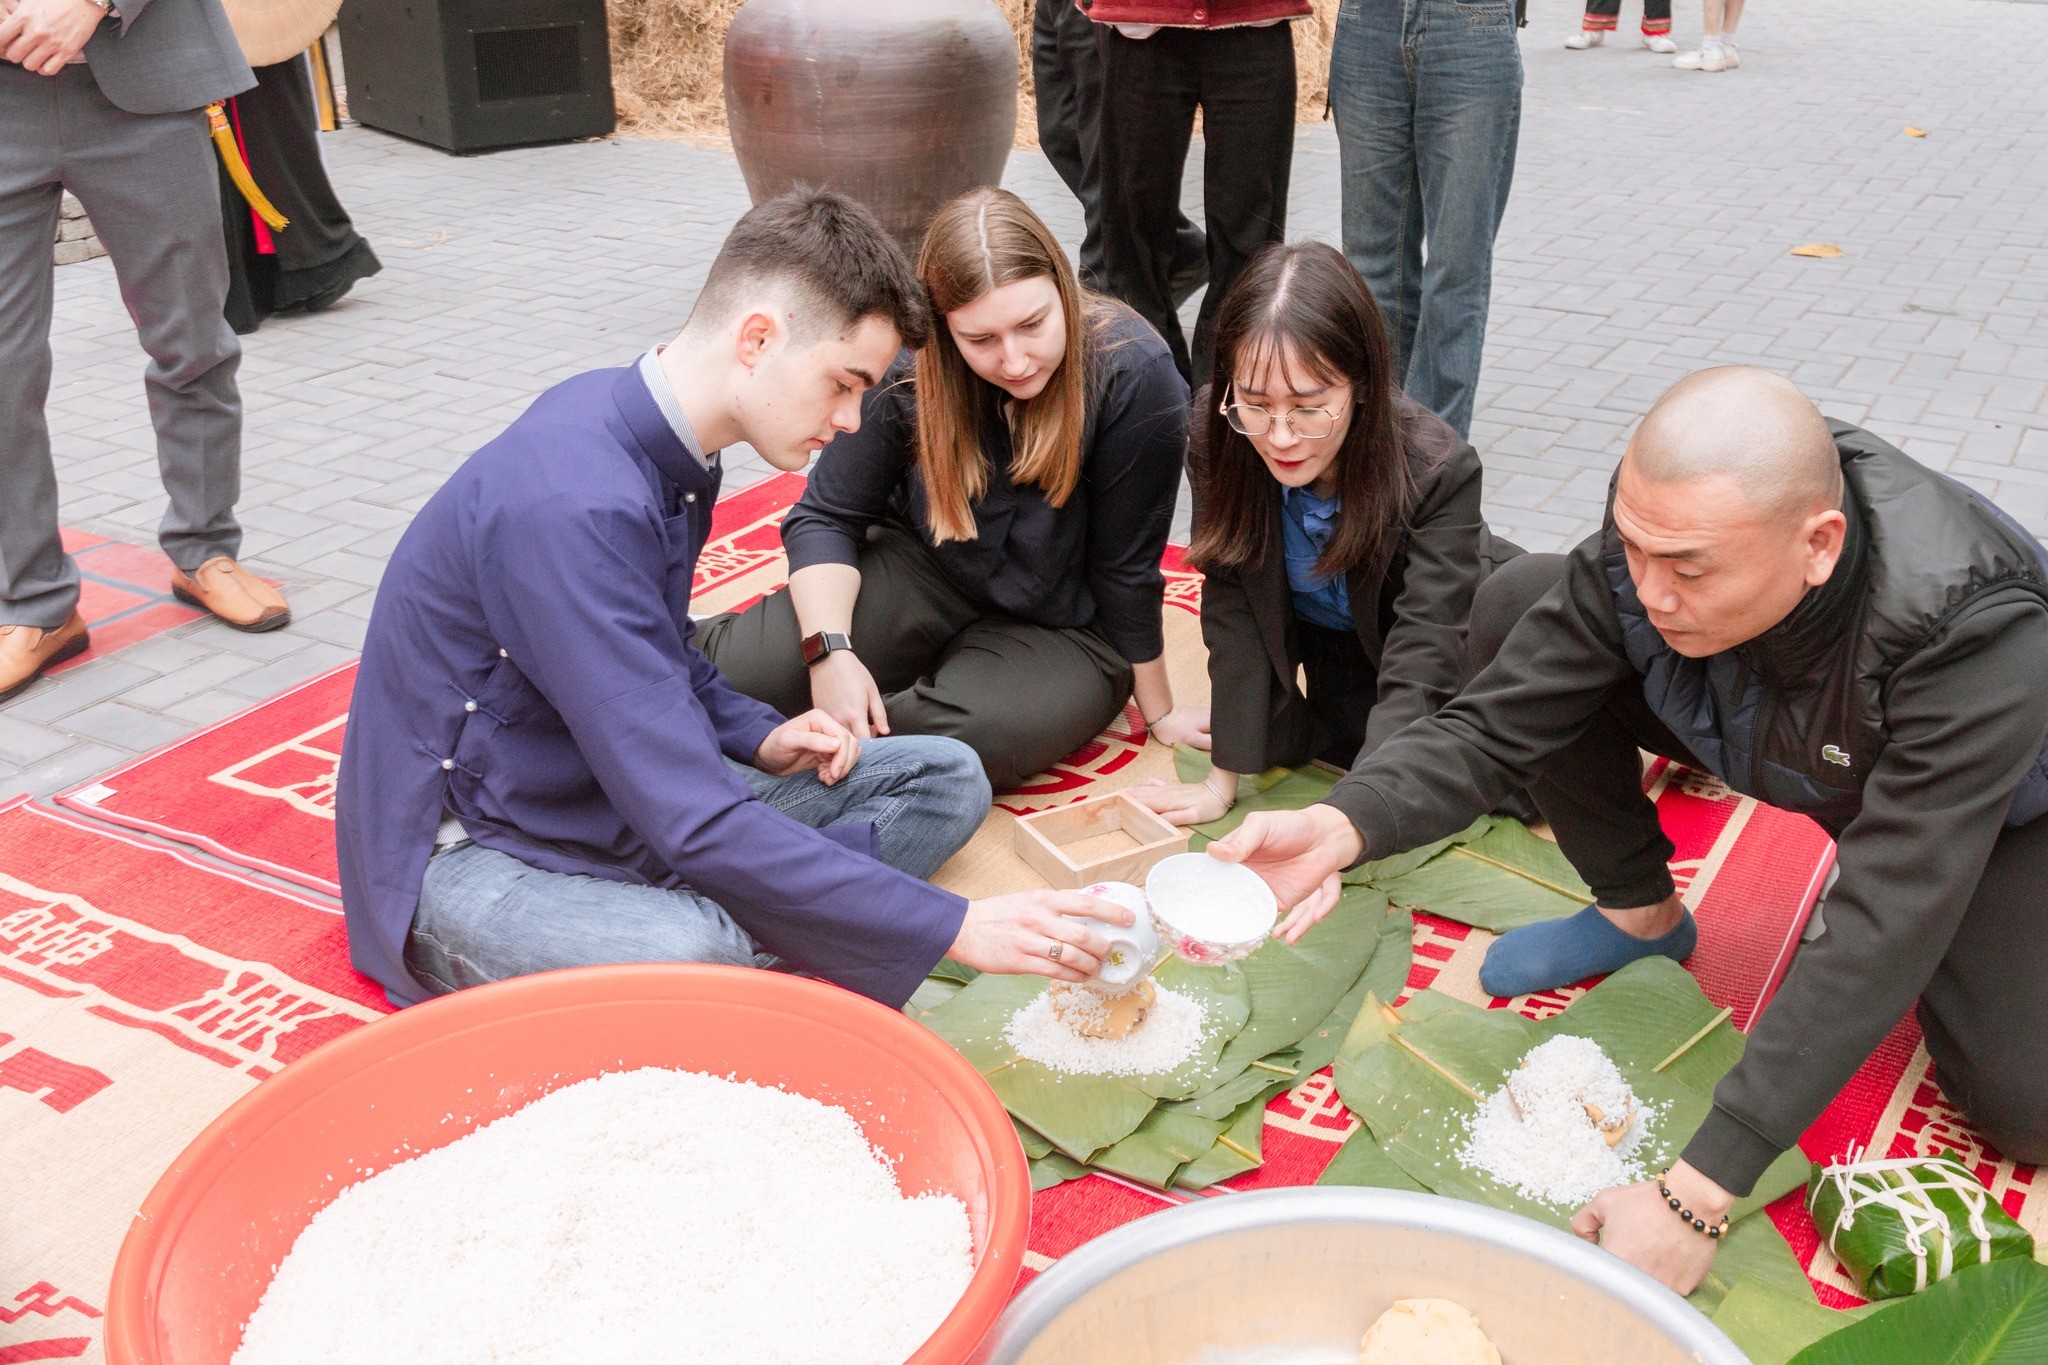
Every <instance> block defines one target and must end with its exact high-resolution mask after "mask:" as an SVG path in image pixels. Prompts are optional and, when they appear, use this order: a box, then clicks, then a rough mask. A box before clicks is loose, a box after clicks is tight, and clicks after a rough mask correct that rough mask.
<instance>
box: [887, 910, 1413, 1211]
mask: <svg viewBox="0 0 2048 1365" xmlns="http://www.w3.org/2000/svg"><path fill="white" fill-rule="evenodd" d="M1412 932H1413V920H1412V918H1411V917H1410V916H1409V915H1408V914H1407V913H1406V912H1405V911H1390V910H1389V909H1388V906H1387V902H1386V898H1385V897H1384V896H1381V895H1380V894H1379V893H1378V892H1376V891H1373V890H1372V889H1370V888H1368V887H1356V888H1349V889H1347V891H1346V893H1345V898H1344V900H1343V902H1342V903H1341V904H1340V905H1339V906H1338V908H1337V910H1336V911H1335V912H1334V913H1333V914H1331V915H1330V916H1329V917H1328V918H1327V919H1325V920H1324V921H1322V923H1320V924H1318V925H1317V926H1316V927H1315V928H1314V929H1312V930H1311V931H1310V932H1309V933H1308V934H1307V935H1305V936H1304V937H1303V938H1302V940H1301V942H1300V943H1298V944H1295V945H1292V946H1290V945H1288V944H1285V943H1282V942H1280V941H1278V940H1277V939H1276V940H1271V941H1269V942H1267V943H1266V944H1265V945H1264V946H1263V947H1261V948H1260V949H1259V950H1258V951H1257V952H1255V953H1253V954H1252V955H1251V956H1250V957H1247V958H1246V959H1245V960H1244V961H1242V962H1240V963H1235V964H1231V965H1228V966H1215V967H1197V966H1193V965H1191V964H1189V963H1186V962H1183V961H1181V960H1179V959H1177V958H1174V959H1169V960H1168V961H1167V962H1165V963H1163V964H1162V965H1161V966H1160V967H1159V968H1158V969H1157V970H1156V971H1155V972H1154V973H1153V977H1152V981H1153V985H1154V986H1155V988H1156V989H1157V990H1158V991H1159V996H1160V999H1159V1001H1158V1003H1157V1004H1156V1005H1155V1006H1154V1009H1153V1014H1154V1017H1153V1018H1149V1019H1147V1020H1146V1022H1145V1023H1144V1024H1142V1025H1140V1026H1139V1028H1138V1029H1136V1030H1134V1031H1133V1033H1132V1034H1131V1035H1130V1036H1129V1037H1128V1038H1125V1039H1120V1040H1106V1039H1088V1038H1082V1037H1080V1036H1079V1035H1077V1034H1075V1033H1074V1032H1073V1030H1072V1029H1071V1027H1069V1026H1067V1025H1066V1024H1064V1023H1062V1022H1060V1021H1059V1020H1058V1019H1056V1018H1054V1017H1052V1010H1051V1006H1050V1004H1049V1002H1047V1001H1046V999H1045V991H1046V984H1047V983H1046V982H1045V980H1044V979H1043V978H1039V977H1014V976H978V977H977V976H975V975H974V974H973V973H971V972H969V971H967V970H966V969H963V968H960V967H958V966H957V965H956V964H952V963H941V964H940V967H939V969H938V971H936V972H935V973H934V974H933V977H932V979H931V980H930V981H928V982H927V983H926V986H925V988H924V989H922V990H920V991H919V993H918V995H917V997H916V998H914V999H913V1000H912V1003H911V1007H910V1009H909V1011H908V1012H909V1013H910V1014H911V1016H912V1017H913V1018H916V1019H918V1020H919V1021H920V1022H922V1023H923V1024H924V1025H925V1026H926V1027H928V1028H930V1029H931V1030H932V1031H933V1032H935V1033H937V1034H939V1035H940V1036H941V1037H943V1038H944V1039H945V1040H946V1041H947V1042H949V1043H951V1044H952V1045H953V1046H954V1047H955V1048H957V1049H959V1051H960V1052H961V1053H962V1055H964V1056H965V1057H966V1058H967V1059H968V1060H969V1061H970V1062H972V1063H973V1064H974V1066H975V1069H976V1070H978V1071H980V1072H981V1074H982V1075H983V1076H985V1077H986V1078H987V1079H988V1082H989V1084H990V1085H991V1086H992V1087H993V1088H994V1089H995V1091H996V1094H997V1095H998V1096H1000V1097H1001V1099H1002V1101H1003V1104H1004V1106H1005V1107H1007V1108H1008V1109H1009V1111H1010V1115H1011V1117H1012V1118H1013V1119H1015V1120H1016V1122H1017V1128H1018V1136H1019V1137H1020V1139H1021V1140H1022V1141H1023V1144H1024V1150H1025V1152H1026V1154H1027V1155H1028V1156H1029V1157H1030V1158H1031V1162H1032V1179H1033V1183H1034V1184H1035V1185H1037V1186H1038V1187H1039V1188H1044V1187H1045V1186H1046V1185H1050V1184H1056V1183H1058V1182H1059V1181H1062V1180H1071V1179H1075V1178H1077V1177H1079V1176H1082V1175H1085V1174H1087V1173H1088V1172H1089V1171H1090V1170H1099V1171H1105V1172H1109V1173H1112V1174H1115V1175H1119V1176H1123V1177H1125V1178H1127V1179H1130V1180H1136V1181H1140V1182H1142V1183H1144V1184H1148V1185H1152V1186H1154V1187H1156V1188H1160V1189H1164V1188H1167V1187H1168V1186H1175V1187H1178V1188H1182V1189H1203V1188H1206V1187H1207V1186H1209V1185H1212V1184H1214V1183H1216V1182H1217V1181H1219V1180H1227V1179H1229V1178H1230V1177H1232V1176H1235V1175H1241V1174H1243V1173H1244V1172H1246V1171H1250V1170H1253V1169H1256V1168H1257V1167H1258V1166H1259V1164H1260V1162H1261V1159H1262V1148H1261V1145H1260V1144H1261V1139H1262V1135H1263V1117H1264V1111H1265V1105H1266V1102H1267V1101H1268V1100H1270V1099H1271V1098H1272V1097H1273V1096H1274V1095H1276V1094H1278V1093H1279V1092H1280V1091H1282V1090H1286V1089H1288V1088H1290V1087H1292V1086H1294V1085H1296V1084H1298V1083H1299V1082H1301V1081H1303V1080H1305V1079H1307V1078H1308V1077H1310V1076H1312V1075H1314V1073H1316V1072H1317V1071H1319V1070H1321V1069H1322V1068H1323V1067H1324V1066H1327V1065H1328V1064H1329V1062H1330V1061H1331V1059H1332V1058H1334V1057H1335V1056H1336V1052H1337V1047H1338V1045H1339V1044H1340V1043H1341V1042H1342V1041H1343V1039H1344V1035H1345V1032H1346V1030H1348V1029H1349V1027H1350V1025H1351V1020H1352V1018H1353V1016H1355V1015H1356V1014H1357V1012H1358V1008H1359V1005H1360V1003H1361V1002H1362V1001H1363V1000H1364V999H1365V997H1366V995H1367V993H1368V992H1369V991H1372V990H1379V991H1384V992H1387V993H1389V994H1391V993H1392V992H1393V991H1395V990H1398V989H1399V987H1400V984H1401V982H1403V981H1405V980H1406V979H1407V975H1408V962H1409V946H1410V939H1411V937H1412ZM1181 1001H1185V1002H1186V1005H1185V1011H1184V1012H1183V1007H1182V1005H1181V1004H1180V1003H1179V1002H1181ZM1197 1011H1199V1036H1198V1037H1197V1038H1196V1040H1195V1041H1194V1043H1193V1045H1192V1047H1189V1046H1188V1045H1187V1033H1188V1032H1191V1031H1194V1030H1192V1029H1191V1028H1190V1025H1192V1024H1193V1023H1194V1016H1195V1015H1196V1012H1197ZM1054 1030H1058V1032H1057V1033H1055V1032H1054ZM1155 1049H1156V1050H1155Z"/></svg>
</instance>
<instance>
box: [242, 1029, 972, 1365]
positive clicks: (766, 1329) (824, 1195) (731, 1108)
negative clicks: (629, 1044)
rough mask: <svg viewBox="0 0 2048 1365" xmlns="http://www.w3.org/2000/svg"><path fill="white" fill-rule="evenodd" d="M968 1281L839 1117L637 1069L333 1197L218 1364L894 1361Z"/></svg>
mask: <svg viewBox="0 0 2048 1365" xmlns="http://www.w3.org/2000/svg"><path fill="white" fill-rule="evenodd" d="M972 1274H973V1246H972V1241H971V1234H970V1231H969V1227H968V1220H967V1210H966V1207H965V1206H964V1205H963V1204H962V1203H961V1202H960V1200H958V1199H956V1198H954V1197H953V1196H951V1195H947V1194H916V1195H910V1196H908V1197H906V1195H905V1194H904V1192H903V1191H902V1190H901V1189H900V1188H899V1187H898V1185H897V1181H896V1176H895V1173H894V1172H893V1171H892V1170H891V1169H890V1167H889V1164H888V1163H887V1162H886V1161H885V1160H884V1159H883V1158H882V1157H881V1156H880V1155H879V1154H878V1153H877V1152H876V1150H875V1149H874V1147H873V1146H871V1145H870V1144H869V1142H868V1140H867V1138H866V1135H865V1134H864V1133H863V1132H862V1131H861V1128H860V1125H859V1124H858V1123H856V1122H855V1121H854V1120H853V1118H852V1117H851V1116H850V1115H848V1114H847V1113H846V1111H845V1110H843V1109H840V1108H837V1107H835V1106H832V1105H827V1104H822V1103H820V1102H818V1101H817V1100H813V1099H810V1098H808V1097H806V1096H803V1095H797V1094H791V1093H789V1092H787V1091H783V1090H777V1089H773V1088H770V1087H766V1086H759V1085H754V1084H752V1083H750V1082H745V1081H733V1080H726V1079H722V1078H719V1077H716V1076H708V1075H704V1074H702V1073H700V1072H692V1071H675V1070H667V1069H663V1068H659V1067H645V1068H641V1069H639V1070H634V1071H623V1072H614V1073H611V1074H608V1075H603V1076H598V1077H594V1078H592V1079H589V1080H585V1081H580V1082H578V1083H576V1084H573V1085H568V1086H564V1087H563V1088H562V1089H560V1090H557V1091H555V1092H553V1093H552V1094H549V1095H547V1096H545V1097H543V1098H542V1099H539V1100H536V1101H535V1102H534V1103H532V1104H529V1105H527V1106H526V1107H525V1108H523V1109H520V1110H517V1111H515V1112H514V1113H511V1114H508V1115H506V1116H505V1117H504V1118H501V1119H498V1120H497V1121H495V1122H493V1123H490V1124H487V1125H485V1126H484V1127H482V1128H479V1129H477V1130H476V1131H475V1132H473V1133H470V1134H468V1135H467V1136H464V1137H462V1138H459V1139H457V1140H456V1141H454V1142H451V1143H449V1144H448V1145H447V1146H445V1147H440V1148H436V1149H435V1150H433V1151H430V1152H427V1153H424V1154H423V1155H421V1156H417V1157H414V1158H413V1159H411V1160H409V1161H404V1162H401V1163H399V1164H398V1165H395V1166H391V1167H389V1168H387V1169H385V1170H383V1171H380V1172H378V1173H377V1174H376V1175H373V1176H371V1177H369V1178H368V1179H366V1180H363V1181H361V1182H359V1183H357V1184H355V1185H351V1186H349V1187H348V1188H346V1189H344V1190H342V1191H341V1192H340V1193H339V1195H338V1196H337V1197H336V1198H335V1200H334V1202H333V1203H331V1204H329V1205H328V1206H327V1207H326V1208H324V1209H322V1210H321V1211H320V1212H319V1213H318V1214H317V1215H315V1216H314V1218H313V1220H312V1222H311V1223H309V1224H308V1225H307V1226H306V1228H305V1230H304V1231H303V1232H302V1233H300V1235H299V1238H298V1240H297V1241H296V1242H295V1243H294V1244H293V1246H292V1249H291V1251H290V1252H289V1253H288V1254H287V1255H286V1256H285V1258H284V1260H283V1262H282V1263H281V1264H280V1265H279V1267H278V1269H277V1272H276V1275H275V1277H274V1278H273V1279H272V1281H271V1284H270V1287H269V1288H268V1289H267V1290H266V1291H265V1292H264V1296H263V1300H262V1302H261V1303H260V1304H259V1305H258V1306H257V1309H256V1311H255V1313H254V1314H252V1315H251V1317H250V1319H249V1323H248V1327H247V1330H246V1331H245V1333H244V1336H243V1340H242V1344H241V1347H240V1349H238V1350H237V1351H236V1352H235V1355H234V1358H233V1365H362V1363H363V1362H372V1361H374V1362H377V1365H486V1363H487V1362H488V1363H489V1365H529V1363H530V1365H543V1363H545V1365H563V1363H564V1362H574V1361H604V1362H606V1365H626V1363H631V1365H639V1363H640V1362H647V1365H653V1363H654V1362H661V1365H738V1363H739V1362H747V1363H748V1365H900V1363H901V1362H902V1361H903V1360H904V1359H905V1358H906V1357H908V1356H909V1355H910V1354H911V1353H913V1352H914V1351H916V1350H917V1349H918V1347H919V1346H921V1345H922V1344H923V1343H924V1341H925V1339H926V1338H927V1337H929V1336H930V1335H931V1333H932V1332H933V1331H934V1330H936V1329H937V1328H938V1326H939V1324H940V1323H941V1322H942V1321H944V1319H945V1318H946V1316H947V1314H948V1313H950V1312H951V1311H952V1309H953V1307H954V1305H955V1304H956V1303H957V1302H958V1301H959V1299H960V1296H961V1295H962V1294H963V1293H964V1292H965V1290H966V1288H967V1284H968V1281H969V1279H970V1278H971V1277H972Z"/></svg>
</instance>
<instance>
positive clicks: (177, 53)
mask: <svg viewBox="0 0 2048 1365" xmlns="http://www.w3.org/2000/svg"><path fill="white" fill-rule="evenodd" d="M116 4H117V7H118V8H119V9H120V11H121V18H120V22H119V23H112V22H109V23H105V24H102V25H100V31H99V32H98V33H95V34H93V36H92V41H90V42H88V43H87V44H86V45H85V60H86V62H87V64H88V65H90V66H91V68H92V74H93V79H94V80H96V81H98V82H99V86H100V93H102V94H104V95H105V96H106V97H107V98H108V99H109V100H111V101H113V103H114V105H115V107H116V108H120V109H125V110H127V111H128V112H129V113H131V114H176V113H182V112H184V111H185V110H187V109H199V108H203V107H204V106H206V105H209V104H211V103H213V102H214V101H215V100H224V99H226V98H227V97H228V96H230V95H239V94H241V93H242V92H243V91H244V90H247V89H250V88H251V87H253V86H254V85H255V84H256V75H255V73H254V72H252V71H250V70H249V63H248V62H246V61H244V60H243V58H242V45H241V44H240V43H238V42H236V41H235V31H234V29H232V28H230V27H229V26H228V16H227V14H226V12H225V11H223V10H222V9H221V7H220V0H116Z"/></svg>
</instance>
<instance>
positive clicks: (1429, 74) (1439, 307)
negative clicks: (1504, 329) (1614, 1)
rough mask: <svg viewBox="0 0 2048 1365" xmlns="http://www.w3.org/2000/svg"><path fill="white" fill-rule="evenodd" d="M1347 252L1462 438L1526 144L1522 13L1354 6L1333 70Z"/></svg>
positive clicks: (1487, 4) (1473, 2)
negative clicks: (1517, 20)
mask: <svg viewBox="0 0 2048 1365" xmlns="http://www.w3.org/2000/svg"><path fill="white" fill-rule="evenodd" d="M1330 102H1331V110H1332V113H1333V114H1334V115H1335V117H1336V120H1337V132H1338V138H1339V154H1340V161H1341V165H1342V168H1343V177H1344V179H1343V186H1344V205H1343V207H1344V242H1345V251H1346V253H1347V254H1348V255H1350V257H1351V259H1352V263H1353V264H1354V265H1356V266H1357V267H1358V268H1359V272H1360V273H1361V274H1363V275H1364V276H1365V278H1366V282H1367V283H1368V284H1369V285H1371V286H1372V289H1373V293H1374V295H1375V297H1377V298H1378V300H1379V302H1380V306H1381V308H1382V309H1383V310H1384V311H1385V312H1386V314H1387V322H1388V329H1389V333H1390V336H1391V338H1392V339H1393V341H1394V342H1395V345H1396V347H1397V351H1396V354H1397V355H1398V357H1399V363H1400V364H1401V366H1402V375H1403V380H1404V384H1403V387H1404V388H1405V389H1406V390H1407V392H1408V393H1409V395H1410V396H1411V397H1413V398H1414V399H1415V400H1416V401H1417V402H1419V403H1421V404H1423V405H1424V406H1425V407H1427V408H1429V409H1430V410H1432V411H1433V412H1435V413H1437V414H1438V415H1439V416H1441V417H1442V418H1443V419H1444V420H1445V421H1447V422H1449V423H1450V424H1451V425H1452V426H1453V427H1456V428H1457V429H1458V431H1459V432H1460V433H1461V434H1462V433H1464V432H1466V431H1468V430H1469V429H1470V427H1471V424H1472V407H1473V400H1474V397H1475V395H1476V393H1477V389H1478V382H1479V368H1480V361H1481V357H1482V353H1483V350H1484V347H1485V341H1486V315H1487V309H1488V305H1489V303H1490V301H1491V296H1492V289H1493V244H1494V238H1495V236H1496V235H1497V233H1498V232H1499V230H1500V222H1501V216H1502V214H1503V213H1504V212H1505V211H1506V208H1507V198H1508V188H1509V186H1510V184H1511V183H1512V181H1513V178H1514V165H1515V149H1516V144H1517V142H1518V139H1519V135H1520V130H1521V111H1522V54H1521V48H1520V46H1519V45H1518V43H1517V40H1516V37H1515V26H1514V7H1513V4H1512V0H1389V2H1387V3H1371V4H1368V3H1363V0H1345V4H1344V6H1343V8H1342V9H1341V10H1340V11H1339V13H1338V19H1337V37H1336V44H1335V46H1334V48H1333V50H1332V52H1331V59H1330Z"/></svg>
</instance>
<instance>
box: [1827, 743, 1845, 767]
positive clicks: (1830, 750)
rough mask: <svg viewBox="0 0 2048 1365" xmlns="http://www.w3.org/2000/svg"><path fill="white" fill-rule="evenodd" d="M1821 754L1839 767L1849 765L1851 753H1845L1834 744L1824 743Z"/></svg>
mask: <svg viewBox="0 0 2048 1365" xmlns="http://www.w3.org/2000/svg"><path fill="white" fill-rule="evenodd" d="M1820 756H1821V757H1822V758H1824V759H1826V760H1827V761H1828V762H1830V763H1832V764H1834V765H1836V766H1837V767H1841V768H1846V767H1848V766H1849V755H1847V754H1845V753H1843V752H1842V751H1841V750H1840V749H1837V748H1836V747H1835V746H1834V745H1832V744H1828V745H1823V746H1822V747H1821V751H1820Z"/></svg>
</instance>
